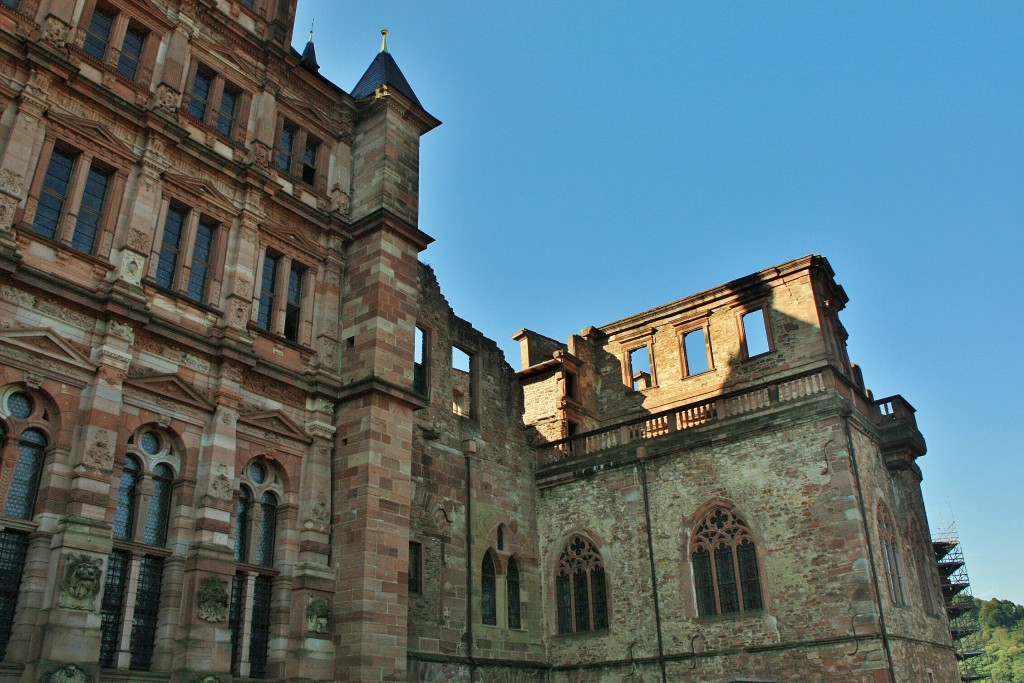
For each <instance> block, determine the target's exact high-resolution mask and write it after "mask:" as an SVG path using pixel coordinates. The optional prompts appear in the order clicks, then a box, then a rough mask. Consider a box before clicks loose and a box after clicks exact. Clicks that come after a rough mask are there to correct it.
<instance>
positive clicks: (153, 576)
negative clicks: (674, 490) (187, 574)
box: [129, 557, 164, 671]
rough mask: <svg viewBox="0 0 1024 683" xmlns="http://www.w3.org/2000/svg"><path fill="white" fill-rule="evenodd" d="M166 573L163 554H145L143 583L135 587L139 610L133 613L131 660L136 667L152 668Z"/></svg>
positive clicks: (136, 604)
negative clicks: (154, 555)
mask: <svg viewBox="0 0 1024 683" xmlns="http://www.w3.org/2000/svg"><path fill="white" fill-rule="evenodd" d="M163 577H164V561H163V559H161V558H159V557H143V558H142V560H141V561H140V563H139V583H138V587H137V588H136V591H135V614H134V616H133V617H132V635H131V640H130V644H129V647H130V648H131V664H130V665H129V667H130V668H131V669H133V670H135V671H149V667H150V665H151V664H152V662H153V645H154V643H155V642H156V622H157V617H158V616H159V614H160V586H161V583H162V582H163Z"/></svg>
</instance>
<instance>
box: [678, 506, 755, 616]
mask: <svg viewBox="0 0 1024 683" xmlns="http://www.w3.org/2000/svg"><path fill="white" fill-rule="evenodd" d="M690 560H691V562H692V564H693V583H694V588H695V591H696V594H697V613H698V615H700V616H702V617H708V616H715V615H719V614H735V613H737V612H750V611H754V610H760V609H762V608H763V607H764V603H763V599H762V595H761V575H760V570H759V568H758V561H757V549H756V547H755V546H754V540H753V538H752V536H751V533H750V529H749V528H748V527H747V525H746V523H745V522H744V521H743V520H742V519H741V518H740V517H739V516H738V515H736V513H735V512H734V511H732V510H730V509H729V508H726V507H714V508H712V509H711V510H709V511H708V512H707V513H706V514H705V515H704V516H703V517H702V518H701V519H700V521H699V522H698V523H697V526H696V528H695V530H694V534H693V539H692V540H691V542H690Z"/></svg>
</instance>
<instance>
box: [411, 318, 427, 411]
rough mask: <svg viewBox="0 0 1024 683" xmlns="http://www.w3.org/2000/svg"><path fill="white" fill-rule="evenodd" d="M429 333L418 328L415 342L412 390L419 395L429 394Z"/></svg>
mask: <svg viewBox="0 0 1024 683" xmlns="http://www.w3.org/2000/svg"><path fill="white" fill-rule="evenodd" d="M426 347H427V333H426V330H424V329H423V328H422V327H419V326H417V327H416V332H415V339H414V341H413V349H414V350H413V361H412V362H413V365H412V390H413V391H415V392H416V393H417V394H426V393H427V365H426V359H427V348H426Z"/></svg>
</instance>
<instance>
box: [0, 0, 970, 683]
mask: <svg viewBox="0 0 1024 683" xmlns="http://www.w3.org/2000/svg"><path fill="white" fill-rule="evenodd" d="M295 3H296V0H0V448H2V451H0V504H2V508H0V681H11V682H13V681H18V682H21V683H27V682H29V681H32V682H36V681H47V682H57V683H88V682H94V681H131V682H150V681H154V682H155V681H172V682H174V683H194V682H201V683H215V682H219V683H227V682H228V681H244V680H253V679H265V680H272V681H288V682H289V683H292V682H299V681H303V682H311V681H363V682H370V681H373V682H377V681H424V682H426V681H487V682H497V683H501V682H512V681H516V682H524V681H531V682H532V681H550V682H552V683H556V682H557V683H563V682H564V683H569V682H575V681H648V682H653V681H692V682H698V681H699V682H707V681H733V680H735V681H738V680H744V681H826V682H834V681H872V682H876V683H877V682H881V681H893V682H900V683H902V682H905V681H926V682H932V681H944V682H948V681H955V680H959V674H958V673H957V668H956V662H955V658H954V652H953V647H952V643H951V640H950V633H949V630H948V627H947V621H946V612H945V609H944V607H943V604H942V594H941V591H940V584H939V581H940V577H939V575H938V573H937V569H936V565H935V561H934V557H933V555H932V549H931V545H930V543H929V539H928V526H927V520H926V518H925V511H924V506H923V503H922V499H921V492H920V486H919V483H920V480H921V471H920V469H919V468H918V465H917V464H916V459H917V458H918V457H919V456H921V455H923V454H924V452H925V446H924V440H923V438H922V436H921V434H920V433H919V431H918V430H917V426H916V423H915V419H914V410H913V408H912V407H911V406H910V404H909V403H907V402H906V401H905V400H904V399H903V398H901V397H900V396H892V397H889V398H885V399H881V400H875V399H874V398H873V397H872V396H871V394H870V392H868V391H866V389H865V387H864V383H863V380H862V378H861V377H860V375H859V372H858V369H857V367H856V366H855V365H852V364H851V363H850V360H849V358H848V357H847V354H846V331H845V330H844V328H843V326H842V323H841V322H840V320H839V313H840V311H841V310H842V309H843V307H844V305H845V304H846V303H847V297H846V294H845V292H844V291H843V289H842V288H841V287H840V286H839V285H838V284H836V282H835V280H834V276H833V272H832V270H831V268H830V266H829V264H828V262H827V261H826V260H825V259H824V258H822V257H818V256H808V257H804V258H798V259H795V260H793V261H790V262H788V263H784V264H781V265H778V266H775V267H771V268H767V269H765V270H763V271H761V272H758V273H754V274H752V275H749V276H746V277H743V278H740V279H737V280H735V281H732V282H730V283H728V284H726V285H723V286H720V287H716V288H714V289H710V290H708V291H705V292H701V293H699V294H695V295H693V296H690V297H687V298H684V299H681V300H678V301H675V302H673V303H670V304H667V305H665V306H662V307H660V308H656V309H654V310H651V311H646V312H643V313H639V314H637V315H635V316H632V317H629V318H627V319H624V320H620V321H617V322H614V323H611V324H607V325H602V326H595V327H590V328H587V329H586V330H583V331H582V332H581V333H580V334H579V335H575V336H573V337H572V338H570V339H569V340H567V341H566V342H565V343H563V342H559V341H556V340H553V339H550V338H548V337H545V336H543V335H541V334H538V333H536V332H533V331H530V330H526V329H524V330H521V331H520V332H519V333H517V334H516V339H517V340H518V341H519V344H520V348H521V369H520V370H519V371H518V372H517V371H515V370H513V369H512V368H511V367H510V366H509V365H508V364H507V363H506V362H505V359H504V357H503V355H502V353H501V352H500V351H499V350H498V347H497V346H496V344H495V343H494V342H493V341H491V340H489V339H487V338H485V337H484V336H483V335H482V334H480V333H479V332H478V331H477V330H475V329H474V328H473V327H472V326H471V325H470V324H469V323H467V322H466V321H464V320H462V319H460V318H458V317H457V316H456V315H455V314H454V313H453V312H452V310H451V308H450V307H449V306H448V304H447V302H446V301H445V299H444V298H443V296H442V294H441V290H440V288H439V286H438V284H437V282H436V280H435V278H434V275H433V272H432V271H431V270H430V269H429V268H428V267H426V266H424V265H423V264H421V263H419V261H418V254H419V252H421V251H422V250H423V249H424V248H425V247H426V246H427V245H428V244H429V243H430V241H431V238H430V237H429V236H428V235H426V234H424V233H423V232H421V231H420V229H419V228H418V224H417V202H418V174H419V157H418V155H419V139H420V136H422V135H424V134H425V133H427V132H428V131H430V130H431V129H432V128H434V127H436V126H437V125H438V124H439V122H438V121H437V120H436V119H435V118H434V117H433V116H431V115H430V114H429V113H428V112H427V111H426V109H425V108H424V106H423V105H422V104H421V103H420V101H419V100H418V99H417V97H416V95H415V94H414V92H413V89H412V87H411V86H410V84H409V83H408V82H407V81H406V79H405V77H404V76H403V75H402V72H401V70H400V69H399V68H398V65H397V63H396V62H395V60H394V58H393V57H392V55H391V54H390V53H389V52H388V51H387V47H386V44H385V46H384V47H383V48H382V50H381V52H380V53H379V54H377V55H376V56H375V57H374V58H373V59H372V62H371V63H370V66H369V68H368V69H367V71H366V73H365V75H364V76H363V78H362V79H361V80H360V81H359V83H358V84H357V85H356V86H355V87H354V88H353V89H352V91H351V92H346V91H344V90H342V89H341V88H339V87H338V86H336V85H334V84H333V83H331V82H330V81H329V80H327V79H326V78H325V77H323V76H322V75H320V73H319V67H318V65H317V60H316V54H315V49H314V46H313V44H312V42H310V43H309V44H308V45H307V47H306V49H305V51H304V52H303V53H302V54H299V53H297V52H296V51H294V50H293V49H292V48H291V42H292V31H293V23H294V14H295Z"/></svg>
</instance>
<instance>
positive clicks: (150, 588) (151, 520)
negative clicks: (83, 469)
mask: <svg viewBox="0 0 1024 683" xmlns="http://www.w3.org/2000/svg"><path fill="white" fill-rule="evenodd" d="M171 443H172V441H171V438H170V437H169V436H168V435H167V434H164V433H163V432H162V431H157V430H154V429H145V430H144V431H142V432H141V433H138V434H135V435H133V436H132V437H131V438H129V439H128V443H127V450H128V451H129V452H128V454H127V455H126V456H125V459H124V464H123V467H122V470H121V477H120V482H119V485H118V489H117V509H116V511H115V513H114V529H113V536H114V549H113V551H112V552H111V553H110V556H109V557H108V558H107V571H106V576H105V579H104V589H103V601H102V604H101V605H100V658H99V664H100V666H101V667H104V668H121V669H124V668H129V669H131V670H133V671H148V670H149V668H150V666H151V664H152V661H153V650H154V647H155V644H156V626H157V620H158V618H159V616H160V594H161V588H162V585H163V574H164V559H165V558H166V557H167V556H168V555H170V551H168V550H167V548H166V545H167V524H168V520H169V518H170V510H171V486H172V483H173V481H174V470H173V469H172V468H171V466H170V465H169V464H167V463H168V462H173V463H175V464H177V463H178V456H177V455H176V454H175V452H174V451H173V450H172V447H171ZM132 576H135V577H136V579H135V580H134V581H133V580H132V579H131V577H132ZM132 595H134V600H129V597H130V596H132Z"/></svg>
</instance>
